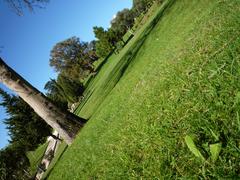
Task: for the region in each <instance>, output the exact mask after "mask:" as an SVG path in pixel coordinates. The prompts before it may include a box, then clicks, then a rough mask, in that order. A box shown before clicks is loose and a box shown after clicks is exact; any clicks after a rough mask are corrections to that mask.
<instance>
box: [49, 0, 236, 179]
mask: <svg viewBox="0 0 240 180" xmlns="http://www.w3.org/2000/svg"><path fill="white" fill-rule="evenodd" d="M155 23H157V24H156V26H154V28H153V30H152V31H151V32H150V34H149V35H148V36H147V37H145V38H146V40H145V41H144V43H143V44H142V45H141V48H140V49H139V50H138V51H137V54H135V55H134V57H133V59H132V61H131V63H130V64H129V65H128V68H126V69H125V70H124V73H123V75H122V77H121V79H120V80H119V81H118V83H117V84H116V85H115V86H114V88H113V89H112V91H111V92H110V93H109V94H108V95H107V96H106V97H105V98H104V101H103V102H102V103H101V105H100V107H99V108H98V109H97V111H95V113H94V114H93V115H91V118H90V120H89V122H88V123H87V125H86V126H85V127H84V128H83V129H82V131H81V132H80V133H79V135H78V137H77V139H76V140H75V142H74V143H73V144H72V146H71V147H69V148H68V149H67V151H66V152H65V153H64V155H63V156H62V158H61V159H60V161H59V162H58V163H57V165H56V166H55V167H54V169H53V171H52V173H51V174H50V176H49V179H57V180H59V179H131V178H132V179H135V178H143V179H154V178H174V179H175V178H178V177H184V178H187V177H191V178H193V177H201V178H219V177H225V178H227V177H228V178H239V177H238V176H239V174H240V161H239V159H240V120H239V114H240V26H239V24H240V1H239V0H211V1H209V0H201V1H199V0H192V1H189V0H177V1H175V3H174V4H173V5H172V6H171V7H170V8H169V9H167V10H166V11H165V12H164V14H163V16H162V18H161V19H160V20H159V21H158V22H155ZM135 38H136V37H135ZM139 38H141V36H139ZM135 40H136V39H135ZM132 41H134V40H132ZM130 43H131V42H130ZM131 48H134V47H131V46H129V49H128V51H131ZM123 52H127V50H124V49H123ZM103 68H104V67H103ZM105 71H107V69H105ZM96 78H97V77H96ZM100 95H101V94H100ZM100 95H99V96H100ZM89 108H90V106H89ZM187 135H189V136H188V137H190V136H191V137H192V139H193V140H194V143H195V146H196V148H197V149H198V151H199V152H200V153H201V154H202V156H203V157H204V159H206V160H205V161H204V160H203V159H202V158H198V157H197V156H195V155H194V154H193V153H192V152H194V151H195V154H196V149H194V148H192V149H189V148H188V146H187V145H186V142H185V137H186V136H187ZM215 143H218V145H219V146H218V150H220V153H219V154H218V153H215V158H214V159H211V154H214V151H213V150H212V149H211V150H210V147H213V146H212V145H213V144H215ZM192 147H193V146H192ZM219 147H220V148H219ZM215 152H216V150H215ZM216 158H217V159H216Z"/></svg>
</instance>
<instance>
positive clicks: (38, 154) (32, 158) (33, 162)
mask: <svg viewBox="0 0 240 180" xmlns="http://www.w3.org/2000/svg"><path fill="white" fill-rule="evenodd" d="M47 146H48V143H44V144H42V145H40V146H39V147H38V148H37V149H36V150H35V151H30V152H28V153H27V157H28V159H29V162H30V167H29V171H30V174H31V175H34V174H35V173H36V172H37V166H38V165H39V164H40V162H41V161H42V157H43V155H44V152H45V150H46V148H47Z"/></svg>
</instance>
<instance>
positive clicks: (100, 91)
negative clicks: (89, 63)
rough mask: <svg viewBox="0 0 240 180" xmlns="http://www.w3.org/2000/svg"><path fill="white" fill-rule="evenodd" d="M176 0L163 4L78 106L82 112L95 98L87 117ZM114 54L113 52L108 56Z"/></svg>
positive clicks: (120, 76) (132, 62) (109, 90)
mask: <svg viewBox="0 0 240 180" xmlns="http://www.w3.org/2000/svg"><path fill="white" fill-rule="evenodd" d="M174 2H175V0H166V1H165V3H164V4H163V5H162V8H161V10H160V11H159V12H158V14H157V15H156V16H155V17H154V19H153V20H152V21H151V22H150V24H149V25H148V26H147V27H146V28H145V30H144V31H143V32H142V33H141V34H140V36H139V37H138V38H137V40H136V42H134V43H133V45H132V46H131V47H129V48H128V50H127V52H126V53H125V54H124V55H123V57H122V58H121V59H120V60H119V62H118V63H117V64H116V66H115V67H114V68H113V69H112V70H111V71H110V73H109V74H108V78H107V79H106V80H105V81H104V82H103V83H102V84H101V86H100V87H97V88H95V89H94V90H93V91H92V92H91V93H90V94H89V95H88V96H87V98H86V99H85V100H84V102H83V104H81V105H80V106H79V108H78V111H77V112H78V113H80V112H81V110H82V108H83V107H84V105H85V104H86V102H87V101H88V100H90V99H91V98H94V104H91V113H89V114H88V117H85V118H87V119H89V118H91V116H92V115H93V113H94V112H95V111H96V110H97V108H98V107H99V105H100V104H101V103H102V102H103V100H104V99H105V98H106V96H107V95H108V94H109V93H110V92H111V91H112V89H113V88H114V87H115V86H116V85H117V83H118V82H119V81H120V79H121V78H122V77H123V76H124V74H125V73H126V70H127V69H128V67H129V65H130V64H131V65H133V64H134V62H135V61H136V60H137V58H136V56H137V54H138V52H139V50H140V49H141V47H142V46H143V44H144V42H145V41H146V39H147V37H148V35H149V34H150V33H151V32H152V30H153V29H154V28H155V26H156V25H157V24H158V23H159V22H160V20H161V18H162V16H163V15H164V14H165V13H166V12H167V10H168V9H169V8H170V7H171V6H172V5H173V4H174ZM112 54H113V52H111V53H110V54H109V56H108V57H110V56H111V55H112ZM106 62H107V59H105V60H104V61H103V63H102V64H101V65H100V67H99V68H98V70H100V69H101V68H102V67H103V66H104V65H105V63H106Z"/></svg>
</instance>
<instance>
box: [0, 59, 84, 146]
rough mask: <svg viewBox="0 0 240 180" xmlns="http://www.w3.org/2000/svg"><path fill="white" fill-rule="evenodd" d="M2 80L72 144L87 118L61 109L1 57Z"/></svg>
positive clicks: (0, 79)
mask: <svg viewBox="0 0 240 180" xmlns="http://www.w3.org/2000/svg"><path fill="white" fill-rule="evenodd" d="M0 82H2V83H3V84H5V85H6V86H7V87H8V88H9V89H11V90H13V91H14V92H16V93H17V94H18V95H19V96H20V97H21V98H22V99H23V100H24V101H25V102H26V103H28V104H29V105H30V106H31V107H32V108H33V109H34V111H35V112H36V113H37V114H38V115H39V116H40V117H41V118H42V119H44V120H45V121H46V123H48V124H49V125H50V126H51V127H52V128H53V129H55V130H56V131H57V132H58V133H59V134H60V136H61V137H62V138H63V139H64V140H65V142H66V143H67V144H71V143H72V142H73V140H74V138H75V136H76V135H77V133H78V131H79V130H80V129H81V128H82V127H83V126H84V124H85V123H86V120H85V119H83V118H80V117H78V116H76V115H75V114H72V113H70V112H68V111H63V110H60V109H59V108H58V107H57V106H55V105H54V104H53V103H52V102H51V101H50V100H49V99H48V98H47V97H46V96H44V94H42V93H41V92H40V91H38V90H37V89H36V88H34V87H33V86H32V85H31V84H29V83H28V82H27V81H26V80H25V79H23V78H22V77H21V76H20V75H19V74H17V73H16V72H15V71H14V70H13V69H12V68H10V67H9V66H8V65H7V64H5V62H4V61H3V60H2V59H1V58H0Z"/></svg>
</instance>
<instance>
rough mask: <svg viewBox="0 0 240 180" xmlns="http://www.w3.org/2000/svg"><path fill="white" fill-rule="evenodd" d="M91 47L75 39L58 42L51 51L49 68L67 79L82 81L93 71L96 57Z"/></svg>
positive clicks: (89, 44) (91, 45) (91, 44)
mask: <svg viewBox="0 0 240 180" xmlns="http://www.w3.org/2000/svg"><path fill="white" fill-rule="evenodd" d="M93 46H94V43H87V42H82V41H80V40H79V38H77V37H71V38H68V39H66V40H64V41H62V42H59V43H57V44H56V45H55V46H54V47H53V49H52V51H51V54H50V56H51V58H50V66H52V67H53V68H54V69H55V70H56V71H57V72H59V73H61V74H63V75H64V76H66V77H68V78H69V79H74V80H82V79H84V78H86V77H87V76H88V74H89V73H90V72H93V71H94V69H93V66H92V63H93V62H94V61H95V60H97V58H98V57H97V55H96V53H95V49H94V47H93Z"/></svg>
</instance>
